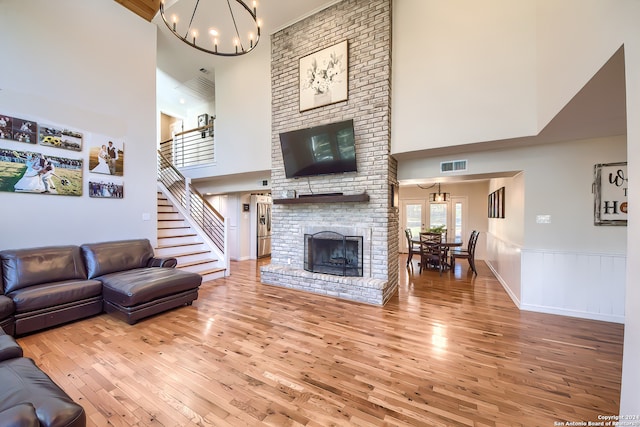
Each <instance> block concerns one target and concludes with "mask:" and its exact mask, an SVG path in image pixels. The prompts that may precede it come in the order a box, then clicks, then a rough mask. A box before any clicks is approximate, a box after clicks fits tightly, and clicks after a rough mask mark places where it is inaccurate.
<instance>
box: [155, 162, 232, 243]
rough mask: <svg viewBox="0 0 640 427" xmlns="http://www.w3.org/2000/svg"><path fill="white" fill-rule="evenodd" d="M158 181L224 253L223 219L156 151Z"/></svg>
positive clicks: (189, 181) (189, 182)
mask: <svg viewBox="0 0 640 427" xmlns="http://www.w3.org/2000/svg"><path fill="white" fill-rule="evenodd" d="M158 181H160V182H161V183H162V184H163V185H164V186H165V187H166V188H167V190H168V191H169V192H170V193H171V195H172V196H173V197H174V198H175V199H176V200H177V201H178V202H179V203H180V205H181V206H182V207H183V208H184V210H185V211H186V212H188V213H189V216H190V217H191V219H192V220H193V222H194V223H195V224H197V225H198V226H199V227H200V228H201V229H202V231H203V232H204V233H205V234H206V236H207V237H208V238H209V240H211V242H212V243H213V244H214V245H215V246H216V247H217V248H218V249H219V250H220V252H221V253H225V249H226V245H225V241H226V238H225V224H224V218H223V217H222V215H220V213H219V212H218V211H216V210H215V209H214V208H213V207H212V206H211V205H210V204H209V202H207V201H206V200H205V199H204V197H202V194H200V192H199V191H198V190H197V189H196V188H195V187H194V186H193V185H192V184H191V180H190V179H188V178H185V177H184V176H183V175H182V174H181V173H180V171H179V170H178V169H177V168H176V167H175V166H174V165H173V164H172V163H171V161H170V160H169V159H168V158H167V157H166V156H164V155H163V154H162V152H161V150H159V151H158ZM225 255H226V254H225Z"/></svg>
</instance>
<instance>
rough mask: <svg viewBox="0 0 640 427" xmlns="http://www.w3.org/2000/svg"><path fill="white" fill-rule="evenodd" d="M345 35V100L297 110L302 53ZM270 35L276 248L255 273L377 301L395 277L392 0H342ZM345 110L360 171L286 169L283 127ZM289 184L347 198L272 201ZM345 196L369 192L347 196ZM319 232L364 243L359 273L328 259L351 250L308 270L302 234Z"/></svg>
mask: <svg viewBox="0 0 640 427" xmlns="http://www.w3.org/2000/svg"><path fill="white" fill-rule="evenodd" d="M344 40H347V41H348V57H349V68H348V99H347V100H346V101H341V102H338V103H335V104H331V105H326V106H323V107H319V108H315V109H312V110H307V111H304V112H300V110H299V89H298V88H299V74H298V73H299V70H298V68H299V60H300V58H302V57H304V56H306V55H308V54H310V53H313V52H315V51H317V50H319V49H323V48H325V47H328V46H332V45H334V44H337V43H339V42H341V41H344ZM271 43H272V46H271V47H272V53H271V55H272V64H271V65H272V67H271V70H272V75H271V82H272V93H273V96H272V144H271V146H272V155H271V160H272V171H271V185H272V195H273V198H274V206H273V211H272V214H273V226H272V255H271V264H269V265H267V266H263V267H262V269H261V280H262V282H263V283H265V284H270V285H276V286H283V287H287V288H295V289H300V290H304V291H308V292H314V293H319V294H324V295H331V296H335V297H339V298H344V299H349V300H354V301H361V302H366V303H369V304H376V305H383V304H384V303H385V302H386V301H388V299H389V298H390V297H391V296H392V295H393V294H394V293H395V291H396V289H397V286H398V237H397V236H398V212H397V208H395V207H392V206H391V185H392V184H395V183H397V162H396V160H395V159H394V158H393V157H392V156H391V155H390V154H389V152H390V148H391V147H390V135H391V131H390V114H391V113H390V103H391V98H390V95H391V93H390V91H391V75H390V70H391V1H390V0H345V1H342V2H340V3H337V4H335V5H333V6H330V7H329V8H327V9H325V10H323V11H321V12H318V13H317V14H315V15H313V16H311V17H308V18H306V19H304V20H303V21H300V22H297V23H295V24H293V25H291V26H290V27H287V28H285V29H283V30H281V31H279V32H277V33H275V34H274V35H272V37H271ZM348 119H353V123H354V135H355V142H356V162H357V169H358V170H357V172H349V173H344V174H332V175H320V176H312V177H309V178H298V179H288V178H286V177H285V172H284V165H283V159H282V153H281V150H280V141H279V134H280V133H281V132H288V131H291V130H296V129H302V128H306V127H310V126H316V125H320V124H327V123H331V122H337V121H341V120H348ZM292 190H293V191H295V192H296V193H297V194H298V195H308V194H310V193H314V194H319V193H343V194H344V195H345V197H342V198H341V197H337V198H335V199H330V201H329V202H327V201H326V200H320V199H317V198H313V197H308V198H304V199H302V198H300V199H297V200H296V203H278V201H279V199H282V198H283V197H285V196H284V194H286V193H287V192H289V193H291V191H292ZM350 195H364V196H366V197H356V198H350V197H347V196H350ZM321 232H327V233H337V234H340V235H342V236H352V237H356V238H357V239H356V240H357V242H360V241H361V242H362V243H361V246H360V249H361V253H360V254H359V255H358V256H359V258H358V261H357V263H358V265H357V270H358V271H357V272H358V274H357V275H356V274H347V275H344V276H342V275H336V274H333V272H334V270H332V268H330V267H336V268H337V267H340V263H347V262H348V263H354V262H355V261H354V260H353V259H351V260H349V261H347V259H346V258H349V257H350V255H349V257H347V256H344V255H340V256H338V255H334V256H329V257H328V258H334V259H333V261H328V264H329V265H327V266H325V267H326V268H325V269H324V270H323V269H322V268H320V269H314V271H307V270H308V268H306V267H308V263H309V259H308V242H306V239H308V236H310V235H315V234H317V233H321ZM329 235H330V234H326V235H325V237H326V236H329ZM351 241H353V240H351ZM305 243H307V245H306V246H307V249H305ZM357 244H360V243H357ZM353 245H354V243H349V249H348V251H353V248H354V246H353ZM342 258H345V259H342ZM331 263H333V264H336V265H333V266H332V265H331Z"/></svg>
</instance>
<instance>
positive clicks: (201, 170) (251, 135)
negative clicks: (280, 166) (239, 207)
mask: <svg viewBox="0 0 640 427" xmlns="http://www.w3.org/2000/svg"><path fill="white" fill-rule="evenodd" d="M264 38H265V40H261V42H260V44H259V45H258V47H256V48H255V49H254V50H253V51H252V52H251V54H248V55H244V56H241V57H237V58H232V59H230V60H229V61H227V62H225V63H224V64H222V65H221V66H219V67H217V68H216V73H215V83H216V102H215V105H216V111H215V112H216V120H215V137H214V138H215V144H216V164H215V165H212V166H202V167H194V168H190V169H188V170H185V171H184V173H185V175H187V176H189V177H191V178H202V177H209V176H214V177H215V176H221V175H228V174H239V173H243V172H254V171H265V170H270V169H271V112H270V111H271V80H270V72H271V70H270V66H271V55H270V54H271V50H270V40H269V38H267V37H264Z"/></svg>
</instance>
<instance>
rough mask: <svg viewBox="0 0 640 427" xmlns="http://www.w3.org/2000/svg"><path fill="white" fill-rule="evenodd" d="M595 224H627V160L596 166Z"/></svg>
mask: <svg viewBox="0 0 640 427" xmlns="http://www.w3.org/2000/svg"><path fill="white" fill-rule="evenodd" d="M594 177H595V182H594V186H595V204H594V207H595V215H594V224H595V225H627V189H628V182H629V180H628V178H627V162H620V163H602V164H597V165H595V167H594Z"/></svg>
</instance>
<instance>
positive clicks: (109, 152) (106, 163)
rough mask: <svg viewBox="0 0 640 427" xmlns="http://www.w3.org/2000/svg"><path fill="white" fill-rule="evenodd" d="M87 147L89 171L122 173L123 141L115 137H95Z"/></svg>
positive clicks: (119, 174)
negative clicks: (89, 146)
mask: <svg viewBox="0 0 640 427" xmlns="http://www.w3.org/2000/svg"><path fill="white" fill-rule="evenodd" d="M93 140H94V142H93V143H92V145H91V148H90V149H89V172H92V173H100V174H104V175H113V176H123V175H124V142H122V141H121V140H119V139H117V138H110V137H100V136H98V137H96V138H93Z"/></svg>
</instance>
